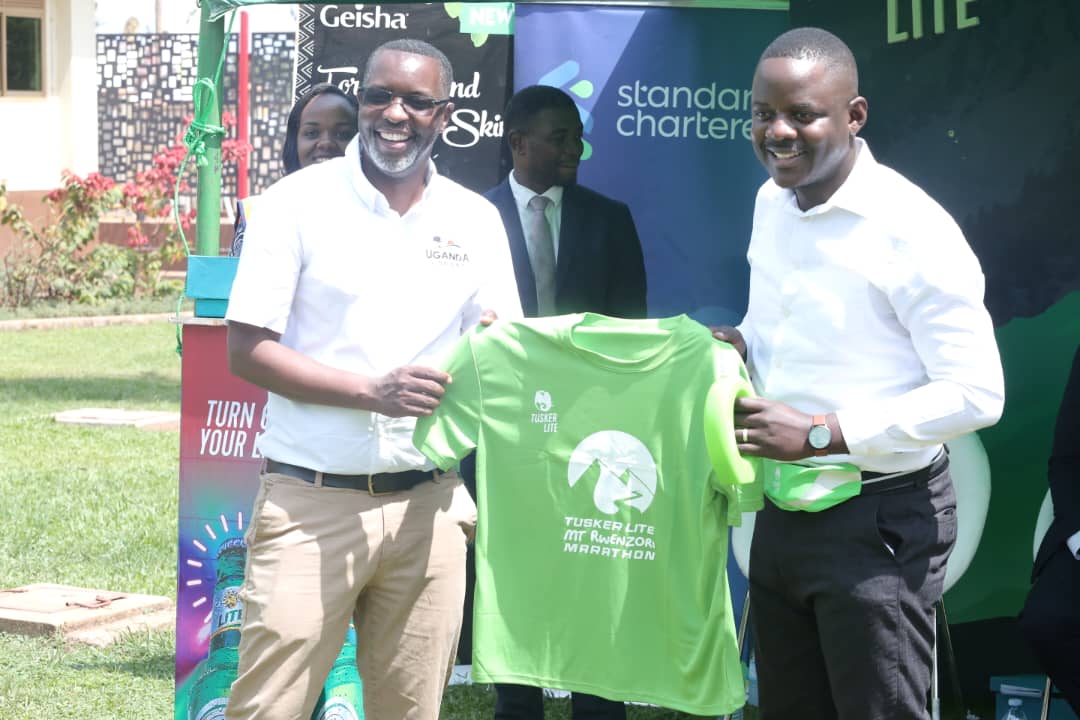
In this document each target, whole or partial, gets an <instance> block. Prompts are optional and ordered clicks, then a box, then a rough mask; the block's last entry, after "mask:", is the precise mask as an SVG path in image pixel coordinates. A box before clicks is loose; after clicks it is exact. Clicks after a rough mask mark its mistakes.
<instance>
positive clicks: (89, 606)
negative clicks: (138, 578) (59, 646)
mask: <svg viewBox="0 0 1080 720" xmlns="http://www.w3.org/2000/svg"><path fill="white" fill-rule="evenodd" d="M172 608H173V603H172V600H170V599H169V598H167V597H162V596H160V595H142V594H139V593H123V592H115V591H112V590H92V589H88V588H78V587H71V586H70V585H56V584H52V583H35V584H32V585H25V586H23V587H18V588H12V589H10V590H0V632H7V633H13V634H16V635H36V636H41V635H64V636H67V635H69V634H71V633H77V632H85V631H89V630H92V629H94V628H103V629H105V630H107V631H108V632H109V633H111V634H112V635H113V636H114V637H115V636H116V635H118V634H119V633H121V632H123V631H125V630H128V629H138V628H142V627H148V626H150V624H151V623H160V622H161V621H162V617H161V616H159V617H156V618H151V617H145V616H147V615H150V614H157V613H165V612H167V613H168V614H169V616H170V617H171V616H172V615H173V614H174V610H173V609H172Z"/></svg>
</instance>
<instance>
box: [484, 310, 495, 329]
mask: <svg viewBox="0 0 1080 720" xmlns="http://www.w3.org/2000/svg"><path fill="white" fill-rule="evenodd" d="M498 319H499V315H498V314H497V313H496V312H495V311H494V310H485V311H484V312H482V313H480V324H481V325H483V326H484V327H487V326H488V325H490V324H491V323H493V322H495V321H496V320H498Z"/></svg>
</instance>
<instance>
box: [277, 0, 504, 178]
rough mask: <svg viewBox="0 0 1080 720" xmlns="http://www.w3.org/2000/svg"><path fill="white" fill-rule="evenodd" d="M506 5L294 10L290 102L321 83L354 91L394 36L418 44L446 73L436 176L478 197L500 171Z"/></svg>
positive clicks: (328, 6) (458, 4)
mask: <svg viewBox="0 0 1080 720" xmlns="http://www.w3.org/2000/svg"><path fill="white" fill-rule="evenodd" d="M513 14H514V6H513V3H412V4H407V5H398V4H395V5H387V6H386V7H382V6H380V5H368V6H364V5H356V4H349V5H310V4H309V5H302V6H301V7H300V18H299V32H298V35H297V60H296V82H295V85H294V89H295V93H296V96H299V95H300V94H301V93H303V92H304V91H305V90H306V89H307V88H309V87H311V86H312V85H314V84H316V83H321V82H328V83H332V84H334V85H337V86H338V87H340V88H341V89H342V90H344V91H346V92H349V93H355V92H356V91H357V89H358V88H359V87H360V84H361V82H362V80H363V77H362V76H363V72H364V64H365V63H366V62H367V58H368V56H369V55H370V54H371V51H372V50H374V49H375V48H376V47H378V46H379V45H381V44H382V43H384V42H387V41H389V40H395V39H398V38H418V39H421V40H425V41H427V42H429V43H431V44H432V45H434V46H435V47H437V48H439V50H442V51H443V52H444V53H446V56H447V58H449V60H450V64H451V66H452V67H453V68H454V83H453V87H452V88H451V90H450V98H451V100H452V101H453V103H454V111H453V113H452V114H451V116H450V122H449V123H448V124H447V126H446V130H444V131H443V135H442V140H443V141H442V142H441V143H439V144H438V145H436V146H435V154H434V160H435V165H436V167H438V169H439V172H440V173H442V174H444V175H446V176H448V177H450V178H451V179H452V180H455V181H457V182H459V183H461V184H462V185H464V186H465V187H467V188H469V189H471V190H475V191H477V192H483V191H485V190H487V189H488V188H490V187H492V186H493V185H495V184H496V183H497V182H498V181H499V180H500V179H501V178H502V176H503V175H505V173H506V170H505V169H504V168H503V167H502V166H501V165H500V154H501V148H502V134H503V132H502V111H503V108H504V107H506V101H507V100H509V99H510V97H509V88H510V71H511V59H510V52H511V38H510V33H511V32H512V30H513Z"/></svg>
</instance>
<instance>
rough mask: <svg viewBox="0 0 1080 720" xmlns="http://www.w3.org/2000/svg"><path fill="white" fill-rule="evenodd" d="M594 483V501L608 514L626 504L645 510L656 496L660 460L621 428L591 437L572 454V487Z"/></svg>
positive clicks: (570, 473)
mask: <svg viewBox="0 0 1080 720" xmlns="http://www.w3.org/2000/svg"><path fill="white" fill-rule="evenodd" d="M582 478H584V479H585V482H583V483H582V484H583V485H585V486H586V487H588V486H589V485H593V487H594V489H593V503H595V505H596V509H597V510H599V511H600V512H602V513H604V514H605V515H614V514H615V513H617V512H618V511H619V509H620V506H623V505H626V506H629V507H632V508H636V509H637V510H639V511H640V512H642V513H644V512H645V511H646V510H648V509H649V506H650V505H651V504H652V501H653V498H654V497H655V495H656V461H655V460H653V456H652V454H651V453H650V452H649V449H648V448H647V447H645V444H644V443H642V442H641V441H640V440H638V439H637V438H636V437H634V436H633V435H629V434H627V433H624V432H620V431H619V430H603V431H601V432H598V433H593V434H592V435H590V436H588V437H587V438H585V439H584V440H582V441H581V442H580V443H578V446H577V447H576V448H574V451H573V452H572V453H571V454H570V465H569V469H568V471H567V479H568V480H569V481H570V487H574V486H576V485H577V484H578V483H579V482H581V481H582Z"/></svg>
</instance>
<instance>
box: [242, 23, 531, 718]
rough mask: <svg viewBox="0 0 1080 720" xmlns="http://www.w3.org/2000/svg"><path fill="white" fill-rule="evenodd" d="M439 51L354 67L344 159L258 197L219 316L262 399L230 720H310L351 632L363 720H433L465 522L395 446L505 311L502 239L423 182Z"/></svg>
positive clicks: (475, 200) (467, 513) (412, 48)
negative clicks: (455, 364) (353, 129)
mask: <svg viewBox="0 0 1080 720" xmlns="http://www.w3.org/2000/svg"><path fill="white" fill-rule="evenodd" d="M451 79H452V71H451V68H450V63H449V61H448V60H447V59H446V56H445V55H443V53H442V52H440V51H439V50H437V49H436V48H434V47H432V46H431V45H429V44H427V43H424V42H420V41H416V40H395V41H392V42H390V43H387V44H384V45H382V46H380V47H379V48H377V49H376V50H375V51H374V52H373V53H372V54H371V56H370V58H369V59H368V63H367V66H366V68H365V72H364V81H363V87H362V89H361V91H360V114H359V122H358V125H359V134H358V136H357V138H355V139H354V140H353V141H352V143H350V144H349V146H348V148H347V149H346V152H345V156H344V157H341V158H335V159H332V160H328V161H326V162H324V163H320V164H316V165H312V166H310V167H308V168H304V169H303V170H301V171H298V172H296V173H293V174H292V175H289V176H288V177H286V178H283V179H282V180H281V181H279V182H278V183H276V184H275V185H274V186H272V187H271V188H270V189H269V190H267V191H266V192H265V193H264V194H263V195H262V196H261V204H260V211H259V213H258V214H256V215H255V216H254V217H253V218H252V220H251V222H250V224H249V226H248V228H247V237H246V242H245V246H244V253H243V255H241V258H240V265H239V269H238V271H237V276H236V280H235V283H234V285H233V289H232V295H231V297H230V301H229V309H228V312H227V316H226V317H227V319H228V322H229V340H228V342H229V366H230V369H231V370H232V372H233V373H234V374H236V375H238V376H239V377H242V378H244V379H245V380H248V381H250V382H253V383H255V384H257V385H260V386H261V387H264V388H266V389H267V390H268V391H269V398H268V401H267V407H268V416H269V424H268V427H267V429H266V431H265V433H264V434H263V435H262V437H261V438H260V439H259V443H258V448H259V451H260V452H261V453H262V455H263V456H264V457H265V458H266V464H265V471H264V473H263V474H262V476H261V478H260V483H261V485H260V490H259V494H258V496H257V498H256V501H255V508H254V511H253V514H252V517H251V521H250V524H249V528H248V534H247V540H248V561H247V567H246V572H245V583H244V590H243V593H242V599H243V601H244V604H245V608H244V610H245V612H244V624H243V628H242V633H241V642H240V650H239V652H240V662H239V670H238V676H237V679H236V682H235V683H234V684H233V686H232V691H231V694H230V697H229V704H228V708H227V711H226V717H227V718H229V720H239V719H241V718H243V719H244V720H256V719H258V720H263V719H269V720H277V719H281V720H295V719H296V718H306V717H308V716H309V715H310V713H311V711H312V708H313V707H314V705H315V702H316V700H317V698H318V695H319V692H320V690H321V689H322V686H323V682H324V680H325V678H326V676H327V673H328V672H329V669H330V666H331V664H332V663H333V661H334V658H335V657H336V656H337V654H338V651H339V650H340V648H341V643H342V640H343V638H344V637H345V631H346V628H347V626H348V623H349V620H350V618H352V619H354V620H355V624H356V630H357V634H358V637H359V638H360V639H359V643H358V645H359V650H358V656H357V664H358V667H359V670H360V675H361V677H362V678H363V683H364V714H365V717H367V718H368V719H369V720H401V719H404V718H408V719H410V720H436V718H437V717H438V715H439V705H440V701H441V697H442V692H443V689H444V686H445V683H446V680H447V678H448V676H449V671H450V668H451V665H452V662H453V658H454V654H455V651H456V646H457V641H458V633H459V630H460V625H461V606H462V598H463V595H464V590H465V579H464V561H465V546H466V542H467V540H468V539H469V538H470V537H471V534H472V530H473V527H474V526H475V521H476V507H475V505H474V504H473V502H472V500H471V498H470V497H469V495H468V492H467V491H466V490H465V488H464V486H463V485H462V484H461V480H460V478H459V477H458V475H457V473H454V472H450V473H438V472H435V471H434V466H433V465H432V464H431V463H430V462H429V461H427V459H426V458H424V457H423V456H422V455H421V454H420V453H419V452H418V451H417V450H416V449H415V448H414V447H413V445H412V432H413V426H414V425H415V418H416V417H419V416H424V415H430V414H431V412H432V411H433V410H434V408H435V407H436V406H437V405H438V404H439V399H440V398H441V397H442V395H443V390H444V387H445V385H446V384H447V383H449V382H450V381H451V378H450V377H449V376H448V375H446V373H444V372H441V371H439V370H436V369H435V368H436V367H438V365H439V364H440V362H441V360H442V358H443V357H444V356H445V355H446V354H447V353H448V352H449V350H450V348H451V347H452V346H453V345H454V344H455V342H456V341H457V339H458V338H459V337H460V335H461V334H462V333H463V332H464V331H465V330H467V329H468V328H470V327H471V326H473V325H475V324H476V323H477V322H479V321H480V320H481V315H482V313H484V311H486V310H493V311H495V313H497V314H498V315H499V316H501V317H504V318H510V319H513V318H516V317H520V315H521V308H520V304H519V302H518V299H517V288H516V285H515V283H514V275H513V267H512V265H511V260H510V254H509V251H508V250H507V246H506V234H505V232H504V231H503V227H502V222H501V221H500V219H499V215H498V213H497V212H496V211H495V209H494V208H493V207H492V206H491V205H490V204H489V203H488V202H487V201H485V200H484V199H483V198H481V197H480V196H479V195H476V194H475V193H472V192H471V191H469V190H466V189H465V188H463V187H461V186H459V185H457V184H456V183H454V182H452V181H450V180H448V179H446V178H444V177H442V176H440V175H439V174H438V173H437V172H436V170H435V167H434V165H433V164H432V162H431V159H430V158H431V150H432V147H433V145H434V143H435V141H436V139H437V138H438V136H439V134H440V133H441V131H442V129H443V128H444V127H445V125H446V122H447V118H448V117H449V115H450V113H451V112H452V110H453V105H452V104H451V103H450V102H449V92H450V86H451Z"/></svg>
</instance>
